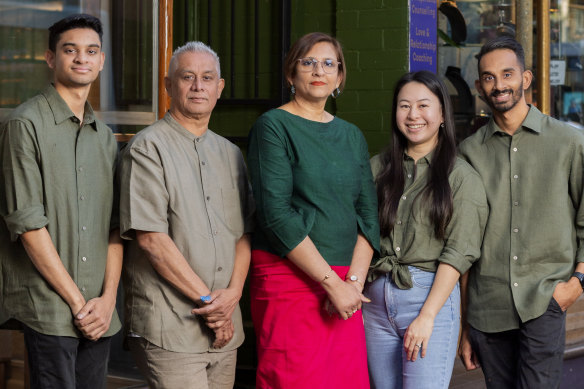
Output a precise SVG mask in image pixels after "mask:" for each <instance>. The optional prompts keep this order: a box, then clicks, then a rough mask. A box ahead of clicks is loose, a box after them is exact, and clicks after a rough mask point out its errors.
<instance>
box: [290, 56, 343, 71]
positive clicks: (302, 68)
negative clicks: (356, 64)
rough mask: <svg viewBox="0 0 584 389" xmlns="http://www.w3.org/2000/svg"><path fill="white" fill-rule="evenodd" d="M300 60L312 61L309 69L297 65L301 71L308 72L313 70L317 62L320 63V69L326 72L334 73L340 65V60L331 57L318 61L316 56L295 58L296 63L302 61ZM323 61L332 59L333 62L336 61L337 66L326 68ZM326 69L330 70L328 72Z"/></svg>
mask: <svg viewBox="0 0 584 389" xmlns="http://www.w3.org/2000/svg"><path fill="white" fill-rule="evenodd" d="M302 61H311V62H312V68H311V69H307V68H306V69H305V68H304V67H303V66H302V65H301V66H299V67H298V71H300V72H302V73H308V72H311V71H314V69H316V66H317V64H320V66H321V68H322V71H323V72H325V73H326V74H335V73H338V72H339V70H340V66H341V61H338V60H337V61H335V60H334V59H332V58H325V59H324V60H322V61H319V60H318V59H316V58H312V57H305V58H298V59H297V60H296V62H298V63H302ZM324 61H332V62H333V63H335V62H336V63H337V66H336V67H334V68H327V67H325V66H324ZM327 70H331V72H328V71H327Z"/></svg>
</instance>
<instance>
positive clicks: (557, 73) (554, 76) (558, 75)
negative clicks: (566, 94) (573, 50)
mask: <svg viewBox="0 0 584 389" xmlns="http://www.w3.org/2000/svg"><path fill="white" fill-rule="evenodd" d="M565 80H566V61H550V85H564V82H565Z"/></svg>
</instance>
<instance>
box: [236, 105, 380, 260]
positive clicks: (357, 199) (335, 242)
mask: <svg viewBox="0 0 584 389" xmlns="http://www.w3.org/2000/svg"><path fill="white" fill-rule="evenodd" d="M247 160H248V167H249V172H250V177H251V181H252V187H253V193H254V198H255V201H256V206H257V211H256V212H257V221H258V228H257V230H256V233H255V235H254V241H253V248H254V249H259V250H265V251H268V252H271V253H273V254H276V255H279V256H281V257H285V256H286V254H288V253H289V252H290V251H291V250H292V249H294V248H295V247H296V246H297V245H298V244H299V243H300V242H301V241H302V240H304V238H305V237H306V236H309V237H310V239H311V240H312V241H313V242H314V244H315V245H316V247H317V248H318V250H319V252H320V254H321V255H322V256H323V257H324V259H325V260H326V261H327V262H328V263H329V264H330V265H341V266H347V265H349V264H350V263H351V259H352V256H353V249H354V248H355V243H356V241H357V234H358V232H361V233H362V234H363V235H364V236H365V238H366V239H367V240H368V241H369V243H371V245H372V246H373V248H374V249H375V250H379V224H378V221H377V196H376V193H375V185H374V183H373V177H372V174H371V170H370V167H369V153H368V150H367V143H366V142H365V139H364V137H363V134H362V133H361V131H360V130H359V129H358V128H357V127H356V126H354V125H352V124H350V123H348V122H346V121H344V120H342V119H339V118H337V117H335V118H334V119H333V120H332V121H330V122H328V123H320V122H314V121H311V120H307V119H304V118H302V117H300V116H296V115H293V114H291V113H288V112H286V111H284V110H281V109H274V110H271V111H269V112H267V113H265V114H263V115H262V116H261V117H260V118H259V119H258V120H257V121H256V123H255V124H254V125H253V127H252V130H251V133H250V136H249V149H248V156H247Z"/></svg>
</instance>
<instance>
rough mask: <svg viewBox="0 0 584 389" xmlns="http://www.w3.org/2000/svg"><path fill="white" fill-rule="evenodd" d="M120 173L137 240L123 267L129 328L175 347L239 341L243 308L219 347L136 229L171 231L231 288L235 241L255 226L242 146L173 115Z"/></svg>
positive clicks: (204, 272)
mask: <svg viewBox="0 0 584 389" xmlns="http://www.w3.org/2000/svg"><path fill="white" fill-rule="evenodd" d="M120 178H121V188H120V230H121V232H122V237H124V238H126V239H131V240H130V242H129V244H128V245H127V252H126V254H127V256H126V258H125V260H124V270H123V276H124V278H123V280H124V291H125V293H126V295H125V309H126V310H125V314H126V316H125V330H126V331H128V332H130V333H133V334H135V335H139V336H141V337H143V338H145V339H147V340H148V341H149V342H151V343H153V344H155V345H157V346H158V347H161V348H163V349H165V350H169V351H174V352H184V353H202V352H215V351H217V352H223V351H229V350H234V349H235V348H237V347H239V346H240V345H241V343H242V342H243V339H244V334H243V325H242V320H241V311H240V309H239V306H238V307H236V309H235V311H234V313H233V316H232V321H233V325H234V327H235V333H234V335H233V338H232V339H231V341H230V342H229V343H228V344H227V345H226V346H224V347H223V348H221V349H219V350H217V349H213V348H212V344H213V341H214V336H213V332H212V331H211V330H210V329H209V328H208V327H207V325H206V324H205V322H204V321H203V320H202V319H201V318H199V317H198V316H195V315H192V314H191V310H192V309H193V308H194V307H195V302H193V301H191V300H190V299H189V298H187V297H186V296H184V295H183V294H181V293H180V292H179V291H178V290H177V289H175V288H174V287H173V286H172V285H171V284H170V283H168V282H166V281H165V280H164V279H162V278H161V277H160V276H159V275H158V273H157V272H156V270H155V269H154V268H153V267H152V265H151V263H150V260H149V259H148V257H147V256H146V254H145V253H144V251H142V250H141V249H140V247H139V245H138V243H137V241H136V240H135V239H134V238H135V231H136V230H138V231H150V232H161V233H165V234H168V235H169V236H170V238H172V240H173V242H174V243H175V245H176V246H177V248H178V249H179V251H180V252H181V253H182V254H183V256H184V257H185V259H186V261H187V262H188V264H189V266H191V268H192V269H193V270H194V272H195V273H196V274H197V275H198V276H199V277H200V278H201V280H202V281H203V282H204V283H205V284H206V285H207V287H208V288H209V289H211V290H216V289H223V288H226V287H228V286H229V282H230V280H231V275H232V273H233V266H234V263H235V244H236V243H237V241H238V240H239V239H240V238H241V237H242V236H243V234H244V233H250V232H252V228H253V210H254V205H253V198H252V196H251V187H250V185H249V182H248V180H247V173H246V169H245V163H244V161H243V156H242V154H241V151H240V150H239V148H238V147H237V146H235V145H234V144H232V143H231V142H229V141H228V140H226V139H225V138H223V137H221V136H219V135H217V134H215V133H214V132H212V131H211V130H207V131H206V132H205V133H204V134H203V135H202V136H199V137H197V136H195V135H194V134H192V133H190V132H189V131H188V130H186V129H185V128H184V127H183V126H181V125H180V124H179V123H178V122H177V121H176V120H174V118H173V117H172V115H170V113H167V114H166V116H164V118H163V119H161V120H159V121H157V122H156V123H154V124H152V125H151V126H150V127H148V128H146V129H144V130H142V131H140V132H139V133H138V134H137V135H136V136H134V138H133V139H132V140H131V141H130V143H129V144H128V146H127V147H126V149H124V151H123V152H122V157H121V165H120Z"/></svg>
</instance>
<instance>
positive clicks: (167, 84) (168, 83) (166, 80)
mask: <svg viewBox="0 0 584 389" xmlns="http://www.w3.org/2000/svg"><path fill="white" fill-rule="evenodd" d="M171 85H172V82H171V80H170V78H168V76H166V77H164V89H166V93H167V94H168V96H169V97H172V92H171V90H172V88H171Z"/></svg>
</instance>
